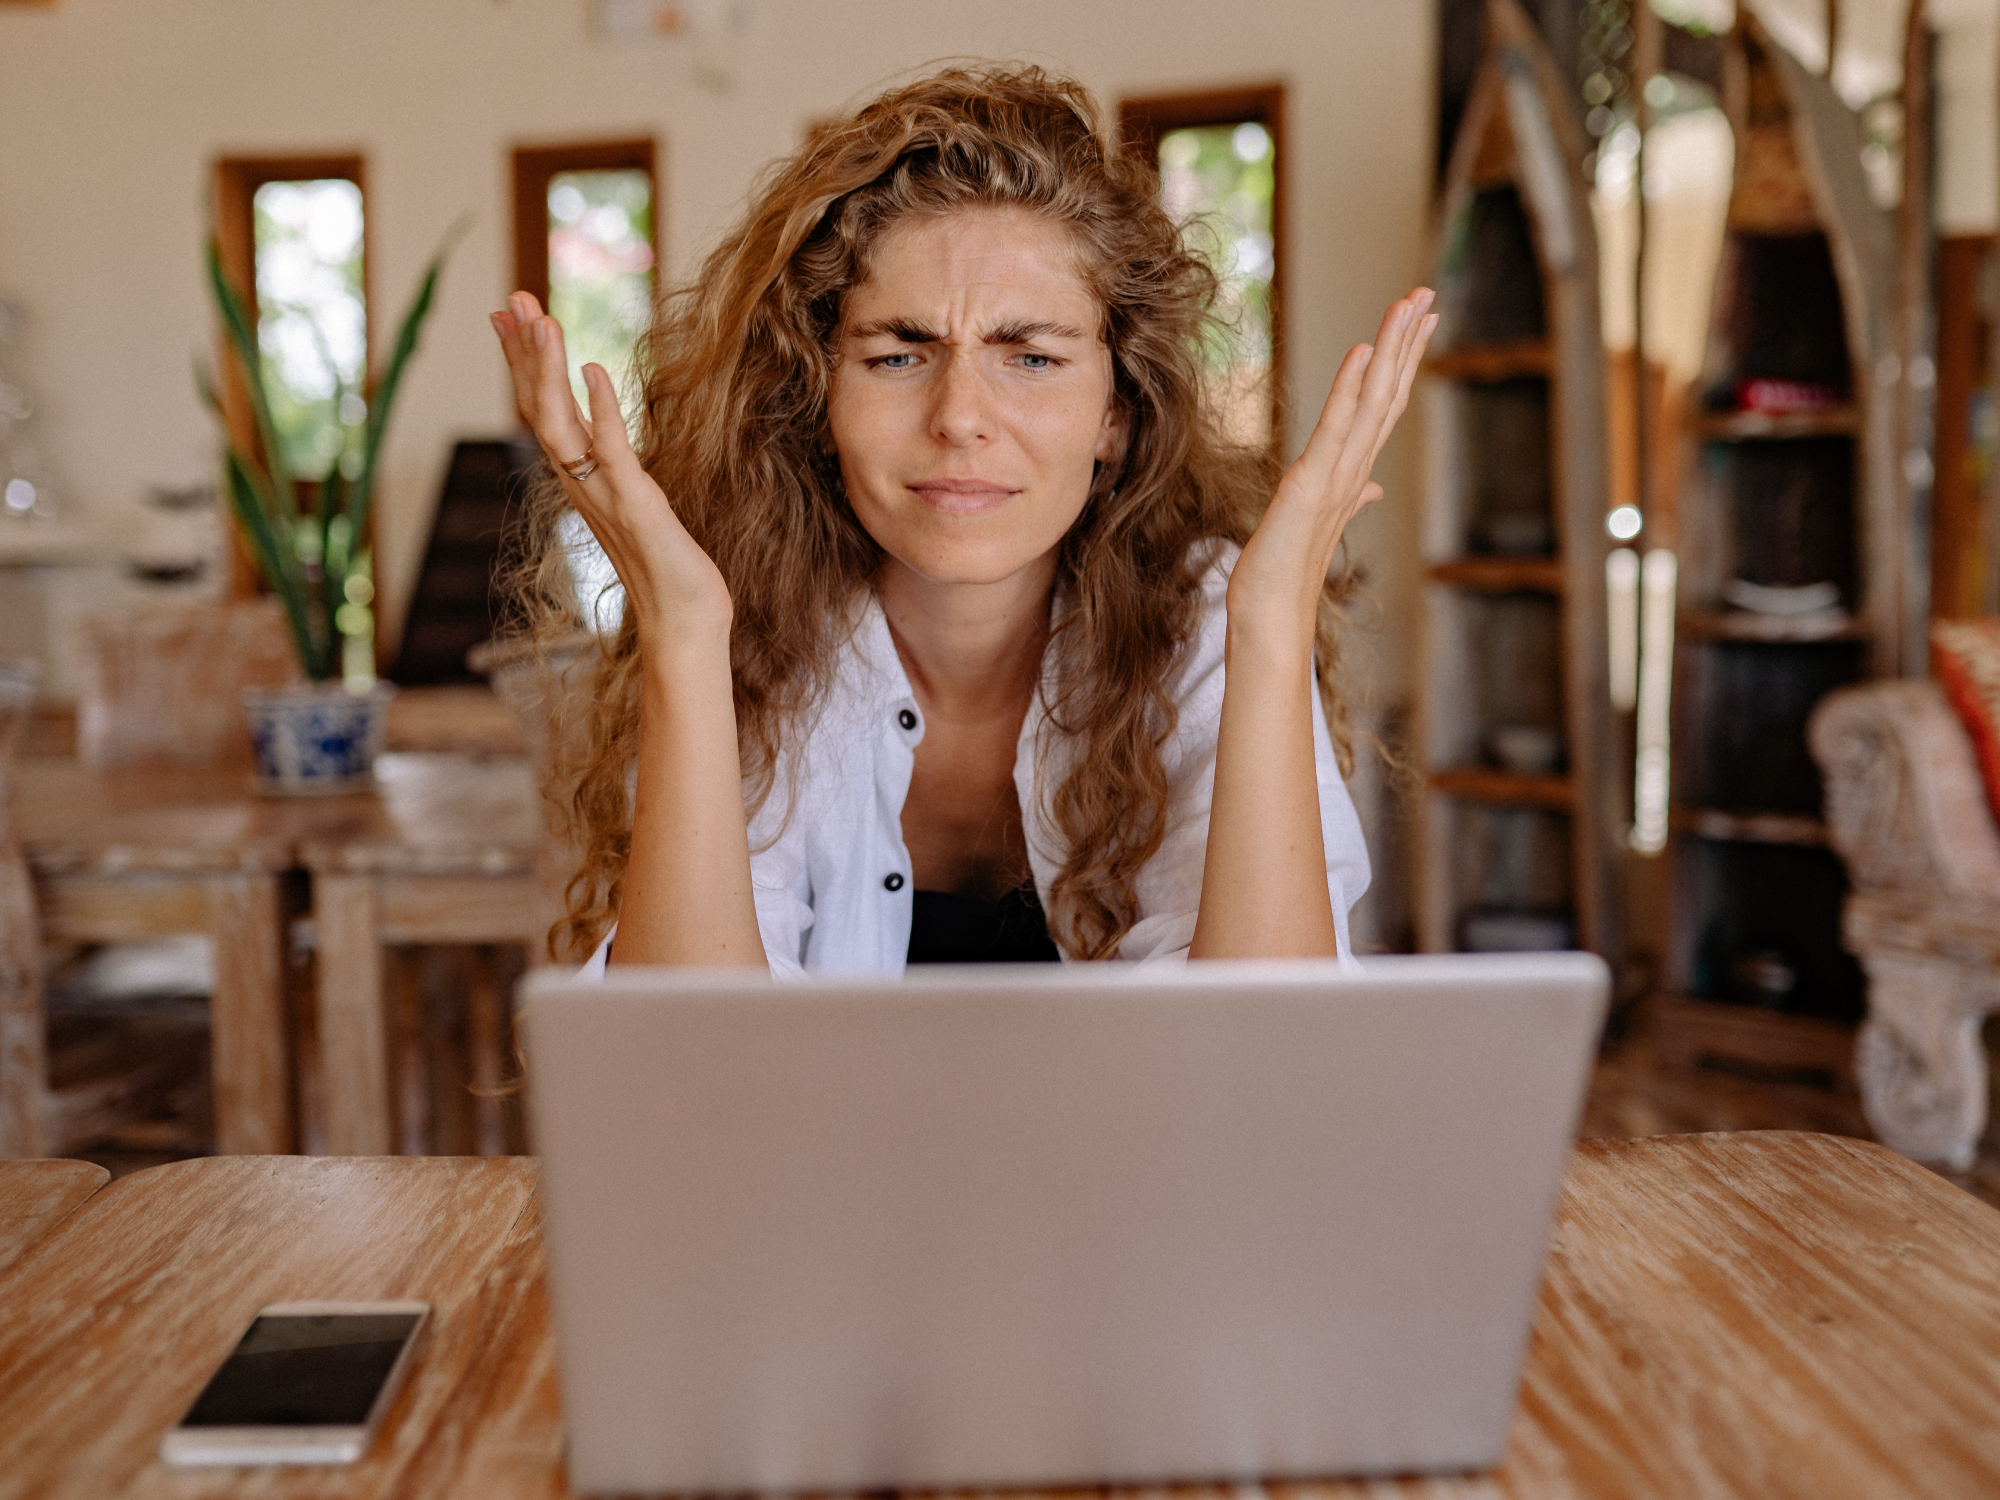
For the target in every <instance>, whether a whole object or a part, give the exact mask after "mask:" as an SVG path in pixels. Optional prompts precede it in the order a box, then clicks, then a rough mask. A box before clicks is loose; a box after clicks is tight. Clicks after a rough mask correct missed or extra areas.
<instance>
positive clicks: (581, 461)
mask: <svg viewBox="0 0 2000 1500" xmlns="http://www.w3.org/2000/svg"><path fill="white" fill-rule="evenodd" d="M561 468H562V471H563V473H565V474H567V475H569V477H570V478H571V479H574V480H575V481H576V482H577V483H578V484H582V483H583V482H584V480H586V479H588V478H590V476H591V475H593V474H595V473H596V472H597V450H596V449H595V448H586V449H584V450H583V457H582V458H573V459H571V460H570V461H569V462H568V463H566V464H561Z"/></svg>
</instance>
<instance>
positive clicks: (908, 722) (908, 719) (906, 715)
mask: <svg viewBox="0 0 2000 1500" xmlns="http://www.w3.org/2000/svg"><path fill="white" fill-rule="evenodd" d="M896 722H897V723H898V724H901V725H902V726H903V727H904V728H905V729H915V728H916V727H917V716H916V715H915V714H913V713H911V712H910V711H909V710H908V709H907V708H906V709H903V710H901V711H900V712H899V713H898V714H897V715H896ZM890 889H891V890H894V889H895V887H894V886H891V887H890Z"/></svg>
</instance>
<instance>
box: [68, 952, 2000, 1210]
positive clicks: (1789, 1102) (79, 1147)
mask: <svg viewBox="0 0 2000 1500" xmlns="http://www.w3.org/2000/svg"><path fill="white" fill-rule="evenodd" d="M452 977H453V976H452V975H451V974H450V973H449V972H439V973H437V974H435V975H427V976H426V978H428V979H430V981H431V982H430V983H429V984H427V985H425V986H424V988H425V989H426V990H433V989H440V990H448V989H449V988H450V987H451V983H450V981H451V978H452ZM427 1008H428V1007H427ZM432 1013H433V1014H440V1013H443V1014H448V1007H443V1006H440V1007H437V1008H436V1009H435V1010H433V1012H432ZM206 1041H207V1027H206V1025H205V1023H204V1021H203V1018H202V1017H201V1015H200V1011H199V1009H198V1008H190V1007H187V1006H180V1007H174V1008H171V1009H169V1010H163V1011H161V1012H158V1013H155V1014H151V1015H147V1016H143V1017H140V1018H138V1023H137V1024H133V1022H132V1021H131V1020H124V1019H121V1020H98V1019H96V1018H78V1017H60V1018H58V1019H57V1021H56V1023H55V1024H54V1025H53V1026H52V1027H51V1044H52V1072H53V1073H54V1075H55V1076H56V1077H57V1078H58V1079H59V1080H61V1081H64V1082H69V1081H72V1080H75V1081H81V1080H82V1079H84V1078H85V1077H87V1076H88V1077H104V1078H110V1079H116V1078H117V1077H118V1076H119V1074H120V1073H121V1071H128V1072H129V1073H130V1074H131V1075H132V1077H133V1083H132V1085H131V1086H130V1087H129V1088H125V1089H123V1090H119V1089H117V1088H115V1087H107V1092H106V1095H105V1098H106V1100H107V1102H111V1103H116V1104H119V1105H122V1106H123V1107H124V1112H125V1113H126V1114H127V1116H128V1117H129V1123H128V1124H126V1125H124V1126H123V1127H121V1128H120V1129H119V1130H118V1131H117V1132H116V1134H115V1136H112V1137H108V1138H100V1139H98V1140H95V1141H76V1142H74V1143H73V1144H72V1145H71V1146H70V1148H69V1150H68V1152H67V1154H70V1155H79V1156H82V1157H84V1158H85V1159H87V1160H90V1161H95V1162H98V1163H100V1164H101V1165H103V1166H105V1167H108V1168H109V1169H110V1170H111V1171H112V1172H113V1173H114V1174H119V1175H122V1174H124V1173H127V1172H132V1171H136V1170H138V1169H139V1168H141V1167H148V1166H155V1165H158V1164H159V1163H161V1162H166V1161H174V1160H179V1159H180V1158H182V1157H186V1156H198V1155H205V1154H207V1153H208V1152H209V1151H210V1150H212V1149H213V1147H212V1145H211V1144H210V1142H211V1139H212V1138H211V1137H210V1136H209V1134H208V1131H209V1121H208V1109H207V1103H208V1100H207V1094H208V1088H207V1081H208V1080H207V1048H206ZM429 1041H430V1044H431V1047H432V1048H434V1049H438V1050H441V1051H445V1052H447V1053H449V1052H450V1051H451V1048H450V1046H449V1045H448V1042H449V1038H448V1036H442V1035H441V1036H437V1037H432V1038H429ZM1987 1045H1988V1050H1989V1055H2000V1027H1996V1028H1995V1029H1994V1031H1993V1032H1992V1033H1991V1034H1989V1036H1988V1038H1987ZM449 1072H450V1069H449V1068H448V1067H446V1068H438V1069H435V1070H433V1076H432V1078H431V1079H430V1080H429V1083H430V1086H431V1088H432V1089H434V1090H435V1102H434V1103H433V1104H432V1106H431V1108H430V1110H429V1113H430V1116H431V1119H432V1121H433V1122H435V1127H436V1133H437V1134H438V1135H439V1136H440V1137H442V1139H440V1140H439V1141H438V1142H437V1144H435V1145H433V1146H432V1148H431V1149H433V1150H442V1151H444V1152H446V1153H447V1154H450V1153H457V1152H468V1151H471V1150H473V1149H475V1148H474V1147H473V1146H472V1145H471V1143H470V1141H469V1140H467V1139H461V1137H462V1136H464V1135H465V1130H464V1129H463V1128H462V1127H461V1125H460V1124H459V1123H458V1120H459V1117H460V1116H463V1115H464V1114H465V1112H466V1107H467V1101H464V1100H459V1101H458V1102H457V1105H456V1107H454V1100H455V1099H456V1098H457V1093H458V1090H457V1089H456V1088H455V1087H454V1086H453V1085H452V1083H451V1081H450V1079H449V1078H448V1077H447V1076H445V1075H447V1074H448V1073H449ZM1994 1113H1995V1114H2000V1110H1996V1111H1994ZM1708 1130H1813V1131H1824V1132H1827V1133H1829V1134H1832V1135H1850V1136H1858V1137H1860V1138H1862V1139H1864V1140H1866V1139H1871V1138H1872V1137H1871V1134H1870V1132H1869V1129H1868V1122H1867V1120H1866V1119H1865V1118H1864V1117H1863V1115H1862V1113H1861V1103H1860V1100H1858V1099H1856V1098H1854V1097H1853V1096H1852V1095H1851V1094H1846V1093H1841V1092H1838V1091H1835V1090H1829V1089H1820V1088H1813V1087H1809V1086H1804V1085H1800V1084H1796V1083H1784V1082H1772V1081H1770V1080H1767V1079H1759V1078H1749V1077H1743V1076H1738V1075H1734V1074H1731V1073H1728V1072H1722V1071H1717V1070H1715V1069H1713V1068H1707V1067H1688V1066H1677V1065H1674V1064H1671V1063H1668V1062H1666V1061H1664V1060H1663V1059H1662V1058H1661V1057H1660V1056H1659V1055H1658V1054H1657V1053H1656V1052H1655V1050H1654V1049H1653V1047H1652V1046H1651V1044H1650V1042H1649V1039H1648V1037H1647V1035H1646V1032H1645V1028H1644V1025H1643V1022H1642V1023H1641V1024H1640V1025H1638V1026H1637V1027H1635V1028H1634V1029H1633V1031H1632V1033H1631V1034H1630V1035H1629V1036H1627V1037H1625V1038H1624V1039H1623V1040H1621V1041H1620V1042H1618V1043H1617V1044H1615V1045H1614V1046H1612V1047H1610V1048H1609V1049H1608V1050H1607V1052H1606V1054H1605V1056H1604V1058H1603V1059H1602V1060H1601V1061H1600V1062H1599V1063H1598V1065H1597V1069H1596V1072H1595V1074H1594V1076H1593V1078H1592V1080H1591V1089H1590V1098H1589V1102H1588V1103H1587V1104H1586V1106H1585V1108H1584V1116H1583V1125H1582V1130H1581V1133H1582V1134H1583V1135H1585V1136H1640V1135H1675V1134H1681V1133H1684V1132H1690V1131H1708ZM1949 1180H1951V1181H1953V1182H1956V1183H1957V1184H1958V1185H1959V1186H1961V1187H1964V1188H1966V1189H1967V1190H1969V1191H1971V1192H1973V1193H1976V1194H1977V1195H1978V1196H1980V1197H1981V1198H1984V1199H1985V1200H1986V1201H1988V1202H1990V1203H1992V1204H1994V1205H1995V1206H1996V1207H2000V1125H1994V1124H1989V1126H1988V1129H1987V1135H1986V1139H1985V1141H1984V1142H1983V1143H1982V1144H1981V1147H1980V1152H1979V1158H1978V1160H1977V1161H1976V1162H1975V1163H1974V1164H1973V1168H1972V1170H1971V1171H1970V1172H1968V1173H1965V1174H1963V1175H1952V1176H1951V1177H1950V1179H1949Z"/></svg>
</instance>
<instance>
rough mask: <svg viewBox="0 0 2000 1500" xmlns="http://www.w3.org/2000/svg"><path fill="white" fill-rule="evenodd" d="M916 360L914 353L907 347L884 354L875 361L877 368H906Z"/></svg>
mask: <svg viewBox="0 0 2000 1500" xmlns="http://www.w3.org/2000/svg"><path fill="white" fill-rule="evenodd" d="M916 362H917V357H916V355H914V354H912V353H910V352H909V351H908V350H907V349H905V350H903V351H902V352H900V353H897V354H885V355H883V356H882V357H881V358H880V359H878V360H876V361H875V368H876V369H878V370H907V369H909V368H910V366H911V365H914V364H915V363H916Z"/></svg>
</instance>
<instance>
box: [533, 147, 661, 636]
mask: <svg viewBox="0 0 2000 1500" xmlns="http://www.w3.org/2000/svg"><path fill="white" fill-rule="evenodd" d="M654 155H655V152H654V147H653V142H652V141H651V140H631V141H597V142H591V143H587V144H582V145H573V146H524V147H520V148H518V149H516V151H515V152H514V285H515V286H517V287H519V288H520V289H521V290H522V291H524V292H529V293H532V294H533V295H534V297H535V298H536V300H537V301H539V302H540V303H541V304H542V306H543V307H545V308H547V309H548V310H549V312H550V313H551V314H552V315H554V317H555V318H556V320H557V321H558V322H560V323H561V324H562V326H563V342H564V347H565V349H566V350H567V352H568V354H569V375H570V384H571V385H572V386H573V387H574V388H575V390H576V399H577V400H578V401H579V402H581V403H584V404H586V405H587V404H588V398H587V396H586V393H585V391H584V387H583V367H584V365H585V364H588V363H592V362H595V363H597V364H600V365H603V366H604V368H605V369H606V370H608V371H610V372H611V379H612V382H613V383H614V384H615V385H616V386H617V387H618V390H619V392H620V394H621V395H624V396H625V397H626V401H625V418H626V421H627V422H628V423H631V422H632V421H634V420H635V419H636V417H637V411H638V403H637V402H636V401H634V400H632V399H631V376H632V351H633V347H634V346H635V345H636V344H637V342H638V340H639V336H640V335H641V334H642V333H644V332H645V331H646V327H647V325H648V324H649V323H650V321H651V319H652V309H653V295H654V291H655V288H656V287H657V286H658V284H659V260H660V256H659V247H660V215H659V195H658V191H657V179H656V177H655V174H654V168H653V162H654ZM562 541H563V546H564V549H565V550H566V551H567V553H568V554H569V566H570V575H571V577H572V579H573V580H574V582H575V585H576V597H577V602H578V606H579V608H580V609H581V611H582V613H583V616H584V618H585V620H586V622H588V624H590V625H591V626H593V627H594V628H596V629H598V630H601V631H610V630H616V629H617V628H618V621H619V619H620V617H621V616H622V614H623V612H624V593H623V590H622V589H621V588H620V586H619V583H618V575H617V573H616V572H615V571H614V570H613V568H612V566H611V562H610V560H609V559H608V558H606V557H605V555H604V552H603V550H602V549H601V548H600V547H599V546H598V545H597V542H596V540H595V538H593V537H592V536H591V534H590V529H589V528H588V527H587V526H585V525H584V524H583V518H582V517H581V516H578V515H576V514H575V513H574V512H571V513H570V514H569V515H567V516H565V517H564V519H563V527H562Z"/></svg>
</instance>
